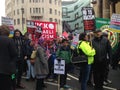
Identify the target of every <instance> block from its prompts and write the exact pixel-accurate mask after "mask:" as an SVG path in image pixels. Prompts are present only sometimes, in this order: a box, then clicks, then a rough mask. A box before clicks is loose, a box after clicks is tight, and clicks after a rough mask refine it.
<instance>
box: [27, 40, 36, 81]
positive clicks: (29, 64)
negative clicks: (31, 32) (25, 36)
mask: <svg viewBox="0 0 120 90" xmlns="http://www.w3.org/2000/svg"><path fill="white" fill-rule="evenodd" d="M26 46H27V47H26V56H27V59H26V60H27V67H28V69H27V77H26V80H27V81H29V80H30V79H32V80H34V79H35V73H34V61H35V60H34V59H32V58H31V54H32V52H33V51H34V42H33V41H31V40H29V41H28V42H27V45H26Z"/></svg>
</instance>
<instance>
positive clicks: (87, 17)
mask: <svg viewBox="0 0 120 90" xmlns="http://www.w3.org/2000/svg"><path fill="white" fill-rule="evenodd" d="M82 13H83V24H84V31H85V32H90V31H95V15H94V10H93V8H92V7H83V8H82Z"/></svg>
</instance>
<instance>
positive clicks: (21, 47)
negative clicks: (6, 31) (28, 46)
mask: <svg viewBox="0 0 120 90" xmlns="http://www.w3.org/2000/svg"><path fill="white" fill-rule="evenodd" d="M13 40H14V42H15V45H16V50H17V60H16V62H17V63H16V64H17V65H16V66H17V67H16V68H17V74H16V80H17V82H16V87H17V88H21V89H24V88H25V87H24V86H23V85H22V84H21V76H22V73H23V63H24V57H25V44H24V39H23V36H22V33H21V32H20V31H19V30H18V29H16V30H15V31H14V36H13Z"/></svg>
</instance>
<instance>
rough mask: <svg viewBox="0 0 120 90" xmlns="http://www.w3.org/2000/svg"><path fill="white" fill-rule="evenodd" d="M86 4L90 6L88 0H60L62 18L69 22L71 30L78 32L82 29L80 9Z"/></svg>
mask: <svg viewBox="0 0 120 90" xmlns="http://www.w3.org/2000/svg"><path fill="white" fill-rule="evenodd" d="M87 6H90V0H73V1H69V2H68V1H67V2H65V1H64V2H62V11H63V13H62V18H63V21H66V22H67V23H68V24H69V26H70V28H71V30H72V32H74V33H80V32H83V31H84V27H83V17H82V12H81V9H82V7H87Z"/></svg>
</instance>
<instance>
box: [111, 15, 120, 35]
mask: <svg viewBox="0 0 120 90" xmlns="http://www.w3.org/2000/svg"><path fill="white" fill-rule="evenodd" d="M110 30H111V31H113V32H117V33H120V14H113V15H112V16H111V21H110Z"/></svg>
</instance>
